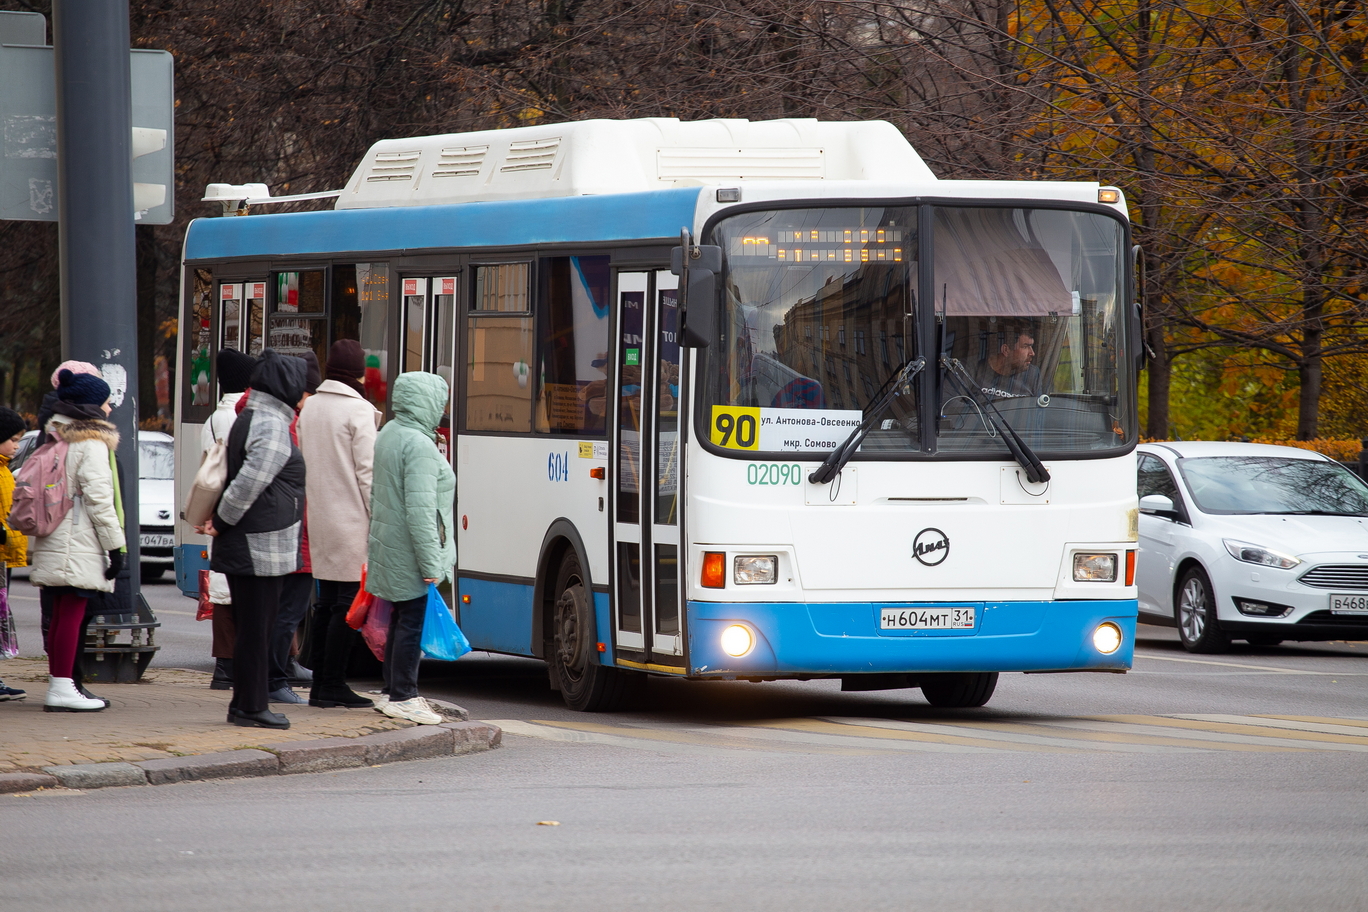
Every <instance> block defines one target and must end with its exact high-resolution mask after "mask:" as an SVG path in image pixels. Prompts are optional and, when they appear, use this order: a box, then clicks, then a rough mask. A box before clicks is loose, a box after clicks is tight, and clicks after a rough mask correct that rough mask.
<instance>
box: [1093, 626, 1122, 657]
mask: <svg viewBox="0 0 1368 912" xmlns="http://www.w3.org/2000/svg"><path fill="white" fill-rule="evenodd" d="M1093 646H1094V648H1096V649H1097V651H1098V652H1100V653H1102V654H1103V655H1111V654H1112V653H1113V652H1116V650H1118V649H1120V648H1121V628H1120V627H1117V626H1116V625H1115V624H1113V623H1112V622H1111V621H1103V622H1102V623H1101V624H1098V625H1097V629H1096V630H1094V631H1093Z"/></svg>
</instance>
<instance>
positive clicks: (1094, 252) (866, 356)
mask: <svg viewBox="0 0 1368 912" xmlns="http://www.w3.org/2000/svg"><path fill="white" fill-rule="evenodd" d="M312 196H313V197H315V198H322V199H324V200H331V201H332V206H333V208H327V209H318V210H316V211H306V212H293V213H272V212H271V211H270V210H269V206H270V205H271V204H272V203H275V202H280V201H282V200H287V199H294V198H289V197H282V198H274V199H272V198H270V197H269V195H268V194H267V192H266V188H265V187H264V186H263V185H245V186H241V187H235V186H231V185H226V184H215V185H210V188H209V193H208V198H211V199H217V200H220V201H222V202H223V204H224V206H223V208H224V212H225V214H229V213H237V214H239V215H245V216H246V217H236V218H205V219H199V220H197V221H195V222H193V223H192V224H191V226H190V228H189V230H188V233H187V236H186V239H185V259H184V266H183V313H182V321H181V326H182V327H183V329H182V345H181V351H180V356H179V357H180V370H179V373H178V377H179V378H180V380H179V389H178V391H177V402H178V412H177V414H178V421H179V428H178V430H179V433H178V434H177V437H176V439H177V441H178V446H179V447H180V450H179V453H178V457H177V458H178V460H179V468H180V471H179V472H178V473H177V474H178V484H180V485H181V486H182V488H184V487H185V486H186V485H188V483H189V480H190V479H191V478H193V475H194V469H195V467H196V466H197V464H198V460H199V456H200V454H199V450H198V446H197V444H196V442H197V441H198V440H199V439H200V432H199V429H200V426H201V425H202V424H203V422H204V421H205V420H206V419H207V418H208V416H209V414H210V413H211V412H212V410H213V407H214V404H215V403H216V401H217V398H218V388H217V378H216V377H215V373H214V357H215V354H216V352H217V351H218V350H219V349H222V348H233V349H238V350H241V351H246V352H249V353H258V352H260V351H261V350H262V349H264V348H268V347H269V348H274V349H276V350H278V351H282V352H287V353H296V354H299V353H303V352H306V351H312V352H314V353H315V354H316V355H317V357H318V359H319V361H320V362H326V357H327V352H328V349H329V346H330V345H331V344H332V343H333V342H334V341H336V340H338V339H355V340H357V341H359V343H360V344H361V347H362V348H363V349H364V351H365V355H366V372H365V379H364V381H363V388H364V389H365V392H366V395H367V397H368V398H369V399H370V400H371V401H372V402H373V403H374V404H375V406H376V407H377V408H379V409H380V410H381V411H382V412H385V411H386V410H387V408H388V390H389V389H390V388H391V387H392V384H393V381H394V378H395V377H396V376H397V375H398V374H399V373H401V372H404V371H414V370H424V371H431V372H433V373H437V374H439V375H441V376H442V377H444V378H445V379H446V380H447V382H448V386H449V389H450V401H449V403H448V408H447V413H446V416H445V417H444V418H443V419H442V424H441V427H439V428H435V429H434V446H437V447H438V448H439V449H440V450H441V451H442V452H443V453H444V454H445V456H446V458H448V459H449V460H450V461H451V464H452V466H453V468H454V469H455V471H456V477H457V490H456V505H455V515H456V516H457V517H458V522H457V525H458V528H457V530H456V534H457V553H458V557H457V563H456V566H454V567H453V568H452V569H451V579H450V583H449V587H450V588H449V601H450V602H451V604H452V606H453V609H454V611H455V612H456V616H457V620H458V622H459V623H460V625H461V627H462V629H463V630H464V631H465V633H466V635H467V636H468V637H469V638H470V641H471V643H472V645H473V646H474V647H475V648H476V649H482V650H488V651H491V652H498V653H506V654H511V655H520V656H533V657H537V658H540V659H544V660H545V661H546V662H547V664H548V666H549V668H550V679H551V682H552V686H553V687H554V688H556V689H557V690H559V691H560V693H561V694H562V695H563V697H564V699H565V701H566V703H567V704H569V705H570V706H571V707H574V708H576V709H581V710H604V709H612V708H614V707H616V706H618V705H620V704H621V703H622V701H623V700H624V699H625V698H627V697H628V696H629V695H630V694H631V693H632V691H633V689H634V688H635V687H636V686H637V685H638V684H639V682H640V681H641V680H642V679H643V678H644V677H645V676H646V675H673V676H678V677H684V678H689V679H708V678H717V679H724V680H735V679H743V680H753V681H762V680H775V679H814V678H839V679H841V681H842V685H843V687H845V688H846V689H850V690H873V689H881V688H899V687H920V688H921V690H922V692H923V694H924V695H925V696H926V698H927V699H928V700H930V701H931V702H932V703H934V704H936V705H941V706H978V705H982V704H983V703H985V702H986V701H987V700H988V699H989V697H990V696H991V695H992V693H993V689H994V687H995V686H996V683H997V679H998V675H999V673H1001V672H1013V671H1015V672H1065V671H1117V672H1120V671H1125V670H1126V669H1128V668H1129V667H1130V664H1131V660H1132V656H1133V646H1134V633H1135V618H1136V591H1135V588H1134V567H1135V552H1136V517H1137V512H1136V508H1137V503H1136V493H1135V483H1134V478H1135V468H1134V448H1135V445H1136V434H1137V427H1136V390H1135V379H1136V368H1137V363H1138V349H1137V346H1138V342H1139V312H1138V307H1137V305H1136V303H1135V301H1136V296H1135V289H1134V278H1133V275H1132V270H1131V265H1130V257H1129V256H1128V251H1129V250H1130V249H1131V247H1130V227H1129V223H1128V221H1127V217H1126V206H1125V202H1124V199H1123V197H1122V194H1121V192H1120V191H1119V190H1117V189H1115V188H1110V187H1099V186H1098V185H1097V184H1093V183H1083V182H1080V183H1043V182H990V181H945V180H938V179H937V178H936V177H935V175H934V174H932V173H931V171H930V170H929V169H928V168H927V167H926V165H925V164H924V163H923V162H922V160H921V159H920V158H919V157H918V155H917V154H916V152H915V151H914V150H913V148H912V146H911V145H909V144H908V142H907V141H906V140H905V139H904V138H903V137H902V135H901V134H900V133H898V131H897V130H896V129H894V128H893V127H892V126H891V125H889V124H886V123H882V122H862V123H821V122H817V121H810V120H779V121H770V122H757V123H748V122H746V121H735V120H727V121H720V120H719V121H701V122H694V123H681V122H679V121H676V120H670V119H648V120H628V121H592V122H584V123H568V124H556V125H550V126H536V127H521V128H517V129H510V130H495V131H486V132H478V133H468V134H457V135H446V136H429V137H416V138H411V139H397V140H385V141H382V142H379V143H377V144H376V145H375V146H374V147H372V148H371V149H370V151H369V152H368V153H367V155H366V157H365V159H364V161H362V162H361V164H360V166H359V167H358V168H357V169H356V171H355V173H354V174H353V175H352V176H351V178H350V180H349V181H348V183H347V185H346V187H345V188H344V189H342V190H340V191H336V192H333V193H329V194H314V195H312ZM314 205H319V204H314ZM322 205H327V203H326V202H325V203H323V204H322ZM247 212H251V213H252V214H250V215H246V213H247ZM325 367H326V365H325ZM177 536H178V538H177V544H178V548H177V560H178V570H179V578H180V579H181V580H182V581H184V582H183V586H186V587H187V588H191V589H193V583H192V582H190V581H191V580H193V579H194V577H195V574H194V572H193V571H194V570H195V569H197V567H198V566H199V564H200V560H201V558H200V555H201V554H202V552H201V548H202V547H203V539H201V538H199V537H198V536H196V535H195V533H194V531H193V530H192V529H191V528H189V527H188V526H186V525H185V524H184V523H181V524H180V526H179V528H178V532H177Z"/></svg>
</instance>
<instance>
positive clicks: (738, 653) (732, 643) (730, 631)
mask: <svg viewBox="0 0 1368 912" xmlns="http://www.w3.org/2000/svg"><path fill="white" fill-rule="evenodd" d="M721 644H722V651H723V652H725V653H726V654H727V655H729V656H731V657H732V658H733V659H739V658H741V657H742V656H743V655H745V654H746V653H748V652H750V651H751V650H752V649H754V648H755V637H754V636H752V635H751V632H750V628H749V627H744V626H742V625H741V624H732V625H731V626H730V627H726V628H724V629H723V631H722V636H721Z"/></svg>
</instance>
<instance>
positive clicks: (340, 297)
mask: <svg viewBox="0 0 1368 912" xmlns="http://www.w3.org/2000/svg"><path fill="white" fill-rule="evenodd" d="M388 318H389V264H387V263H357V264H356V265H354V266H353V265H351V264H344V265H339V266H334V267H333V283H332V311H331V313H330V314H329V324H330V325H329V329H330V339H331V341H330V342H329V344H331V343H332V342H336V341H337V340H338V339H355V340H357V341H358V342H360V343H361V349H362V351H364V352H365V356H366V372H365V377H364V379H363V380H362V388H363V389H364V390H365V391H366V398H367V399H369V400H370V403H371V405H373V406H375V407H376V408H378V409H380V410H381V411H384V409H385V402H386V399H387V397H388V392H389V386H388V377H389V356H388V354H387V352H388V348H387V340H386V336H385V332H386V330H385V321H386V320H387V319H388ZM319 365H320V366H321V367H323V369H324V371H325V372H326V370H327V365H326V363H325V362H324V361H322V360H320V361H319Z"/></svg>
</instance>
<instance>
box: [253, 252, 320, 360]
mask: <svg viewBox="0 0 1368 912" xmlns="http://www.w3.org/2000/svg"><path fill="white" fill-rule="evenodd" d="M275 287H276V299H275V311H274V313H273V314H272V315H271V330H270V333H269V334H268V335H267V337H266V345H267V347H269V348H273V349H275V350H276V351H278V352H280V353H281V354H282V355H303V354H304V353H305V352H310V351H311V352H313V353H314V356H315V357H317V358H318V364H319V367H320V368H322V367H323V366H324V364H325V363H326V362H327V358H328V326H327V323H326V321H325V320H324V317H323V315H324V312H325V308H324V306H323V302H324V297H323V270H321V269H310V270H308V271H304V272H281V273H277V274H276V283H275Z"/></svg>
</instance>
